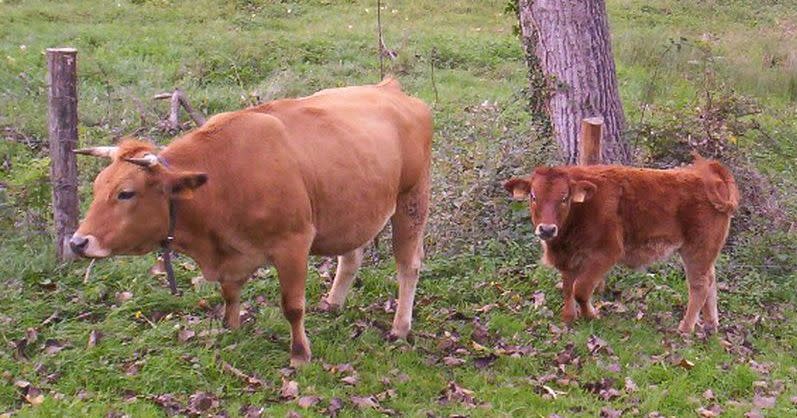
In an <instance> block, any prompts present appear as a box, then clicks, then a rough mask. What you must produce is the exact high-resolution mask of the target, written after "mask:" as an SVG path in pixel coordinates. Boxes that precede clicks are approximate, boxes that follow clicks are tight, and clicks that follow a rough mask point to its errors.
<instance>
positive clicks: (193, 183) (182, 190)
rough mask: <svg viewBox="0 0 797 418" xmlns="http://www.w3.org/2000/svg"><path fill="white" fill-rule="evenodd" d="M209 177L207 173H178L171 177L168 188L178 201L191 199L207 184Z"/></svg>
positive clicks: (167, 184)
mask: <svg viewBox="0 0 797 418" xmlns="http://www.w3.org/2000/svg"><path fill="white" fill-rule="evenodd" d="M207 181H208V175H207V174H205V173H194V172H188V173H176V174H172V175H170V176H169V178H168V180H167V181H166V186H167V188H168V190H169V192H170V193H171V195H172V197H174V198H177V199H190V198H192V197H193V195H194V190H196V189H197V188H198V187H200V186H202V185H203V184H205V183H207Z"/></svg>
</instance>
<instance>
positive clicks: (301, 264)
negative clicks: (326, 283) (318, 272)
mask: <svg viewBox="0 0 797 418" xmlns="http://www.w3.org/2000/svg"><path fill="white" fill-rule="evenodd" d="M303 244H304V245H299V244H296V245H292V246H288V247H287V248H284V249H282V250H280V251H279V252H278V253H277V254H275V256H274V257H273V261H274V267H276V268H277V274H278V275H279V281H280V290H281V292H282V313H283V315H285V319H287V320H288V322H289V323H290V324H291V366H292V367H297V366H300V365H302V364H305V363H307V362H309V361H310V357H311V355H310V342H309V341H308V339H307V335H306V334H305V332H304V305H305V288H304V287H305V281H306V278H307V257H308V251H309V243H303Z"/></svg>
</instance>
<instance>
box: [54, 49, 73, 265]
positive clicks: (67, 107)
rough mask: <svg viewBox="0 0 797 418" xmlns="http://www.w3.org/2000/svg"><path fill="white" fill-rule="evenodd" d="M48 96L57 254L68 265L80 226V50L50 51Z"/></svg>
mask: <svg viewBox="0 0 797 418" xmlns="http://www.w3.org/2000/svg"><path fill="white" fill-rule="evenodd" d="M47 92H48V95H47V97H48V99H47V105H48V125H49V131H50V180H51V182H52V187H53V223H54V227H55V252H56V256H57V257H58V260H59V261H64V260H69V259H72V258H73V254H72V251H71V250H70V249H69V238H70V237H71V236H72V234H73V233H74V232H75V230H77V225H78V194H77V184H78V182H77V160H76V158H75V154H74V153H73V152H72V150H74V149H76V148H77V139H78V138H77V50H76V49H74V48H49V49H47Z"/></svg>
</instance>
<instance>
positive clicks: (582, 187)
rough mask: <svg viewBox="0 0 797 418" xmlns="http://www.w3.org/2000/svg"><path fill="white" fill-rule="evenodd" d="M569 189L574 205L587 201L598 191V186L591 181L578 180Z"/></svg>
mask: <svg viewBox="0 0 797 418" xmlns="http://www.w3.org/2000/svg"><path fill="white" fill-rule="evenodd" d="M571 189H572V192H571V193H572V194H573V201H574V202H576V203H581V202H584V201H586V200H589V199H590V198H591V197H592V196H593V195H594V194H595V191H596V190H598V186H596V185H595V183H593V182H591V181H586V180H579V181H576V182H574V183H573V185H572V186H571Z"/></svg>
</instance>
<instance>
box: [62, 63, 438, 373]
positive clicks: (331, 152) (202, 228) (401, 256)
mask: <svg viewBox="0 0 797 418" xmlns="http://www.w3.org/2000/svg"><path fill="white" fill-rule="evenodd" d="M431 140H432V117H431V113H430V110H429V108H428V107H427V106H426V105H425V104H424V103H423V102H421V101H420V100H418V99H415V98H412V97H410V96H407V95H405V94H404V93H403V92H402V91H401V86H400V85H399V83H398V82H397V81H395V80H392V79H388V80H385V81H383V82H382V83H380V84H378V85H370V86H358V87H348V88H339V89H330V90H324V91H321V92H318V93H316V94H314V95H312V96H309V97H304V98H300V99H286V100H278V101H274V102H271V103H267V104H263V105H260V106H256V107H252V108H248V109H245V110H241V111H236V112H230V113H223V114H219V115H216V116H214V117H213V118H211V119H210V120H208V122H207V123H206V124H205V125H204V126H202V127H201V128H199V129H196V130H194V131H192V132H189V133H187V134H186V135H184V136H183V137H181V138H178V139H176V140H175V141H173V142H172V143H171V144H170V145H169V146H167V147H166V148H165V149H163V150H162V151H160V152H157V150H156V148H155V147H154V146H152V145H151V144H148V143H145V142H141V141H135V140H126V141H124V142H122V143H121V144H120V145H119V146H118V147H96V148H91V149H88V150H82V152H83V153H89V154H92V155H97V156H106V157H110V158H112V160H113V161H112V163H111V164H110V165H109V166H108V167H106V168H105V169H104V170H103V171H102V172H101V173H100V174H99V175H98V176H97V178H96V180H95V182H94V201H93V202H92V204H91V207H90V208H89V212H88V214H87V216H86V219H85V220H84V221H83V222H82V223H81V225H80V228H79V229H78V231H77V232H76V233H75V234H74V236H73V237H72V239H71V242H70V245H71V247H72V248H73V251H75V252H76V253H79V254H81V255H83V256H86V257H96V258H101V257H107V256H111V255H115V254H144V253H147V252H149V251H151V250H153V249H155V248H157V247H158V244H159V243H160V242H161V241H162V240H164V239H165V238H166V236H167V232H168V224H169V218H170V217H169V204H170V203H169V202H170V200H171V201H172V202H174V204H175V208H176V216H175V220H176V223H175V231H174V234H173V235H174V242H173V244H172V245H173V247H174V249H175V250H177V251H179V252H181V253H184V254H186V255H188V256H190V257H191V258H193V259H194V260H196V262H197V264H198V265H199V267H200V268H201V270H202V275H203V276H204V277H205V279H206V280H211V281H218V282H220V284H221V293H222V296H223V298H224V301H225V305H226V306H225V321H226V323H227V325H228V326H229V327H231V328H236V327H238V326H239V325H240V319H239V316H240V307H239V303H240V293H241V286H242V285H243V284H244V282H246V280H247V278H248V277H249V276H250V275H251V274H252V273H253V272H254V271H255V270H256V269H257V268H258V267H259V266H262V265H264V264H266V263H271V264H272V265H274V266H275V267H276V269H277V272H278V275H279V281H280V287H281V291H282V309H283V313H284V314H285V317H286V318H287V320H288V321H289V322H290V325H291V364H293V365H296V364H301V363H304V362H307V361H309V360H310V345H309V342H308V340H307V337H306V336H305V330H304V319H303V317H304V311H305V278H306V276H307V263H308V256H309V255H310V254H318V255H327V256H329V255H338V256H339V257H338V270H337V274H336V275H335V280H334V284H333V285H332V289H331V291H330V293H329V295H328V296H327V297H326V300H325V301H324V305H325V306H327V307H338V306H341V305H342V304H343V302H344V300H345V298H346V294H347V293H348V291H349V289H350V288H351V284H352V281H353V279H354V274H355V272H356V271H357V269H358V267H359V266H360V263H361V261H362V252H363V246H365V245H366V244H367V243H369V242H370V241H371V240H372V239H373V238H374V236H376V235H377V233H379V232H380V231H381V230H382V228H383V227H384V226H385V224H386V223H387V222H388V221H391V222H392V226H393V253H394V256H395V258H396V263H397V270H398V283H399V297H398V308H397V309H396V315H395V318H394V321H393V328H392V335H393V336H395V337H398V338H403V337H406V336H407V334H408V333H409V331H410V323H411V319H412V305H413V299H414V295H415V287H416V284H417V281H418V272H419V268H420V265H421V258H422V257H423V247H422V238H423V232H424V228H425V224H426V219H427V211H428V207H429V184H430V178H429V175H430V172H429V170H430V154H431Z"/></svg>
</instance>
